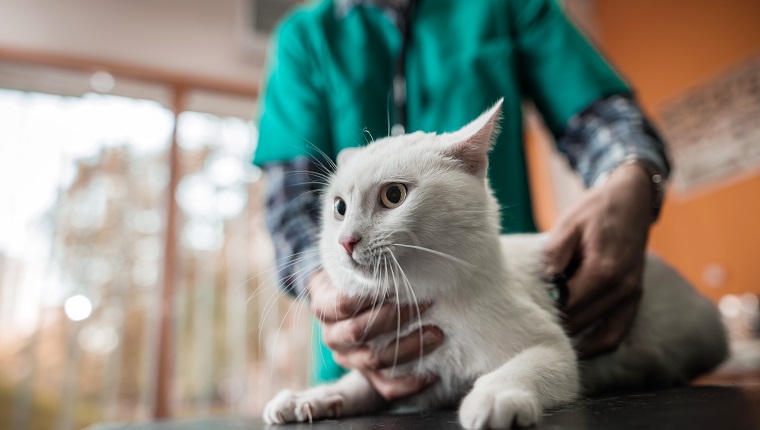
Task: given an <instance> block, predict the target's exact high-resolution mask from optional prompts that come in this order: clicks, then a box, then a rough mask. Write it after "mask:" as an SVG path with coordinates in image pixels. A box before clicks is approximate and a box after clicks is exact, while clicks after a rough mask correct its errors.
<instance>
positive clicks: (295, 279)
mask: <svg viewBox="0 0 760 430" xmlns="http://www.w3.org/2000/svg"><path fill="white" fill-rule="evenodd" d="M262 168H263V170H264V172H265V173H266V175H267V190H266V209H267V210H266V225H267V229H268V230H269V233H270V234H271V236H272V242H273V244H274V249H275V257H276V258H277V262H276V270H277V275H278V279H279V285H280V287H281V288H282V289H284V290H285V291H286V292H287V293H289V294H291V295H294V296H298V295H300V294H301V293H303V292H304V290H305V289H306V286H307V285H308V280H309V276H310V275H311V274H312V273H313V272H314V271H315V270H316V269H317V268H319V267H320V260H319V253H318V247H317V245H316V237H317V231H318V229H319V213H320V190H321V188H322V185H323V182H324V181H323V180H324V179H325V176H324V173H323V171H324V169H322V170H320V169H321V166H319V165H317V164H316V163H315V162H314V161H312V160H311V159H308V158H296V159H294V160H290V161H284V162H276V163H267V164H264V165H263V166H262Z"/></svg>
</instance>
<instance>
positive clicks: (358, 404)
mask: <svg viewBox="0 0 760 430" xmlns="http://www.w3.org/2000/svg"><path fill="white" fill-rule="evenodd" d="M500 107H501V102H499V103H497V104H496V105H495V106H494V107H493V108H491V109H490V110H488V111H487V112H485V113H484V114H483V115H481V116H480V117H479V118H478V119H476V120H475V121H473V122H472V123H470V124H468V125H467V126H465V127H464V128H462V129H461V130H459V131H457V132H454V133H450V134H442V135H436V134H432V133H428V134H426V133H413V134H409V135H405V136H400V137H391V138H386V139H383V140H379V141H376V142H373V143H371V144H369V145H368V146H366V147H364V148H360V149H353V150H350V151H344V152H343V153H341V156H340V157H339V160H338V161H339V167H338V169H337V172H336V173H335V174H334V175H333V177H332V178H331V181H330V184H329V186H328V187H327V190H326V193H325V195H324V208H323V221H322V232H321V239H320V250H321V255H322V262H323V266H324V268H325V270H326V271H327V273H328V275H329V276H330V278H331V280H332V281H333V283H334V284H335V286H336V287H337V288H340V289H341V290H343V291H344V292H345V293H346V294H351V295H359V296H371V297H383V296H386V295H391V296H394V297H396V298H397V299H398V301H399V302H401V303H405V304H411V305H412V306H414V304H416V303H423V302H432V303H434V305H433V306H432V307H431V308H430V309H429V310H428V311H427V312H426V313H425V314H424V316H423V317H422V319H421V320H420V321H418V322H417V323H416V324H411V325H409V326H408V327H406V328H405V329H404V331H403V332H402V333H401V334H402V335H403V334H405V333H410V332H413V331H415V330H417V329H418V328H419V326H420V325H435V326H438V327H440V328H441V329H442V330H443V332H444V333H445V341H444V343H443V345H441V346H440V347H439V348H437V349H436V350H435V351H433V352H431V353H429V354H427V355H425V357H424V358H423V359H422V360H419V361H417V362H415V363H411V364H406V365H402V366H399V367H397V368H396V369H395V370H394V372H395V374H396V375H400V374H407V373H410V372H421V373H423V374H435V375H438V376H439V380H438V381H437V382H436V383H434V384H433V385H432V386H431V387H430V388H428V389H427V390H425V391H424V392H422V393H421V394H418V395H416V396H413V397H411V398H408V399H404V400H402V401H400V402H398V403H397V404H396V405H395V406H398V405H402V406H413V407H416V408H432V407H439V406H445V405H455V404H457V403H458V402H461V403H460V406H459V418H460V421H461V424H462V425H463V426H464V427H465V428H487V427H490V428H508V427H510V426H512V425H513V423H516V424H517V425H520V426H527V425H531V424H533V423H535V422H536V421H537V420H538V419H539V417H540V415H541V413H542V411H544V410H546V409H548V408H552V407H556V406H558V405H562V404H565V403H568V402H570V401H572V400H573V399H575V398H576V397H577V396H578V395H579V394H581V393H594V392H600V391H604V390H611V389H615V390H617V389H638V388H645V387H652V386H654V387H665V386H670V385H673V384H676V383H683V382H686V381H688V380H690V379H691V378H693V377H694V376H696V375H698V374H700V373H704V372H706V371H708V370H710V369H712V368H713V367H715V366H716V365H717V364H718V363H720V362H721V361H722V360H723V359H724V357H725V356H726V353H727V346H726V338H725V334H724V329H723V327H722V325H721V322H720V319H719V316H718V314H717V312H716V309H715V308H714V306H713V305H712V303H711V302H710V301H708V300H707V299H705V298H704V297H702V296H700V295H698V294H697V293H696V292H695V291H694V290H693V289H692V288H691V287H690V286H689V285H688V283H687V282H686V281H685V280H684V279H683V278H682V277H680V276H679V275H678V274H677V273H676V272H675V271H674V270H673V269H671V268H669V267H668V266H667V265H666V264H664V263H663V262H662V261H661V260H659V259H657V258H656V257H653V256H649V257H648V258H647V261H646V270H645V276H644V293H643V296H642V299H641V304H640V306H639V311H638V315H637V317H636V320H635V322H634V324H633V327H632V328H631V330H630V332H629V333H628V335H627V337H626V339H625V340H624V341H623V343H622V344H621V345H620V346H619V347H618V348H617V350H615V351H614V352H612V353H609V354H606V355H602V356H600V357H598V358H595V359H593V360H590V361H585V362H582V363H580V364H579V362H578V360H577V358H576V354H575V352H574V350H573V345H572V340H571V339H570V338H569V337H568V336H567V335H566V334H565V333H564V331H563V329H562V327H561V325H560V323H559V315H558V311H557V310H556V308H555V306H554V304H553V302H552V300H551V299H550V298H549V295H548V294H547V292H546V285H545V284H543V283H542V281H541V280H540V274H541V270H542V269H541V261H542V248H543V245H544V243H545V241H546V237H545V236H544V235H539V234H537V235H508V236H499V207H498V204H497V202H496V200H495V198H494V197H493V195H492V191H491V189H490V187H489V185H488V181H487V179H486V174H485V173H486V169H487V164H488V163H487V154H488V151H489V150H490V147H491V145H492V142H493V139H494V136H495V135H496V134H497V133H498V120H499V115H500ZM396 182H398V183H403V184H405V185H406V187H407V189H408V195H407V197H406V200H405V201H404V202H403V203H402V204H401V205H400V206H399V207H397V208H395V209H387V208H385V207H384V206H383V205H382V204H381V201H380V197H379V193H380V189H381V187H382V186H383V185H385V184H388V183H396ZM336 197H340V198H342V199H344V200H345V202H346V204H347V209H346V212H345V219H343V220H339V219H337V218H336V216H335V214H334V201H335V198H336ZM342 236H354V237H356V238H359V237H360V238H361V240H360V241H359V242H358V243H357V244H356V246H355V248H354V250H353V253H352V254H351V256H349V255H348V253H347V252H346V251H345V249H344V248H343V247H342V246H341V245H340V244H339V243H338V238H339V237H342ZM403 245H412V246H416V247H424V248H427V249H430V250H433V251H434V252H429V251H425V250H423V249H420V248H410V247H408V246H403ZM442 253H445V254H446V255H443V254H442ZM393 338H395V335H389V336H387V337H381V338H379V339H374V340H373V341H372V342H371V343H372V345H374V346H375V347H380V346H383V345H386V344H388V343H389V342H392V341H393ZM388 406H389V405H388V404H387V403H386V402H384V401H383V400H382V399H381V397H380V396H379V395H378V394H377V393H376V392H375V391H374V390H373V389H372V387H371V386H370V384H369V383H368V381H367V380H366V379H365V378H364V377H363V376H362V375H361V374H360V373H359V372H357V371H352V372H350V373H349V374H347V375H346V376H345V377H343V378H342V379H341V380H339V381H337V382H335V383H333V384H328V385H322V386H317V387H314V388H310V389H307V390H305V391H302V392H293V391H288V390H286V391H283V392H281V393H279V394H278V395H277V396H276V397H275V398H274V399H273V400H272V401H270V403H269V404H268V405H267V407H266V408H265V411H264V419H265V420H266V421H267V422H268V423H283V422H292V421H304V420H307V419H308V420H310V419H312V418H313V419H319V418H325V417H337V416H349V415H355V414H360V413H368V412H374V411H378V410H380V409H382V408H385V407H388Z"/></svg>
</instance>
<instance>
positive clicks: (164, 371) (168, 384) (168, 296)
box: [153, 87, 186, 420]
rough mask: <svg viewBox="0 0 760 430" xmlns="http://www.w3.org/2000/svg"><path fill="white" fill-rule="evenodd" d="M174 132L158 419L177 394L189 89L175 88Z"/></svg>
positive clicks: (168, 414) (168, 410) (156, 406)
mask: <svg viewBox="0 0 760 430" xmlns="http://www.w3.org/2000/svg"><path fill="white" fill-rule="evenodd" d="M173 91H174V99H173V104H174V106H173V108H174V130H173V133H172V141H171V146H170V147H169V188H168V189H167V192H166V195H167V198H166V204H167V207H166V230H165V240H166V242H165V244H164V268H163V289H162V291H161V297H160V300H161V303H160V306H159V309H161V314H160V315H159V327H158V330H159V333H158V338H159V339H158V356H157V361H158V363H157V364H158V371H157V372H156V379H157V381H156V396H155V404H154V405H153V418H154V419H159V420H161V419H168V418H171V417H172V393H173V392H174V369H175V364H176V363H175V357H176V350H177V349H176V346H177V336H176V334H177V331H176V327H175V324H174V323H175V318H174V303H175V298H176V293H177V260H178V253H177V224H178V216H177V215H178V208H177V200H176V199H175V198H174V197H175V193H176V191H177V186H178V185H179V179H180V177H181V176H182V172H181V171H180V168H181V166H182V163H181V160H180V153H179V145H178V143H177V123H178V119H179V114H180V113H182V112H183V111H184V110H185V100H186V89H185V88H183V87H175V88H174V89H173Z"/></svg>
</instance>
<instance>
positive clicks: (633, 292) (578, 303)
mask: <svg viewBox="0 0 760 430" xmlns="http://www.w3.org/2000/svg"><path fill="white" fill-rule="evenodd" d="M610 270H611V269H610ZM610 270H608V269H604V268H603V267H600V266H597V265H595V264H594V260H590V261H589V264H588V265H586V264H585V262H584V264H583V265H581V267H580V268H579V269H578V271H577V272H576V274H575V276H573V277H572V278H571V279H570V281H569V282H568V290H569V297H570V299H569V301H568V304H567V306H566V307H565V309H564V314H565V328H566V329H567V330H568V332H569V333H570V335H576V334H578V333H580V332H582V331H583V330H585V329H587V328H588V327H589V326H590V325H591V324H592V323H594V322H596V321H598V320H600V319H606V318H607V316H608V315H609V314H610V312H611V311H612V309H613V308H614V307H616V306H618V305H619V304H620V303H622V302H624V301H634V302H635V301H638V298H639V297H640V295H641V278H640V277H638V276H636V275H630V274H629V275H628V276H626V277H624V278H623V279H620V278H617V277H616V276H615V275H614V272H611V271H610Z"/></svg>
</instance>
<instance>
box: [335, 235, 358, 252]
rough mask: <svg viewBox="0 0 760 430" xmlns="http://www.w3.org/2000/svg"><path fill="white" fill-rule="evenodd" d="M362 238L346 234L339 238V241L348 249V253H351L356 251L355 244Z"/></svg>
mask: <svg viewBox="0 0 760 430" xmlns="http://www.w3.org/2000/svg"><path fill="white" fill-rule="evenodd" d="M360 240H361V238H360V237H354V236H345V237H341V238H338V243H339V244H341V246H343V249H345V250H346V252H347V253H348V255H351V254H353V253H354V246H356V244H357V243H359V241H360Z"/></svg>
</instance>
